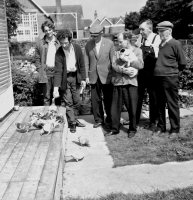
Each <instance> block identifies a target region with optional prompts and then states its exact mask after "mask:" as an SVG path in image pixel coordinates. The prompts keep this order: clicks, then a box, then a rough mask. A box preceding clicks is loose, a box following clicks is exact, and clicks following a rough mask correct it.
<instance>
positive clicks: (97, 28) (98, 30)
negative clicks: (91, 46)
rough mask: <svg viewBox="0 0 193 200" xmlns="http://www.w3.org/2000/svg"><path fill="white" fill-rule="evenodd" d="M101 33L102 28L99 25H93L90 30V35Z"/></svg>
mask: <svg viewBox="0 0 193 200" xmlns="http://www.w3.org/2000/svg"><path fill="white" fill-rule="evenodd" d="M102 31H103V27H102V26H101V25H99V24H97V25H94V26H92V27H91V28H90V34H99V33H101V32H102Z"/></svg>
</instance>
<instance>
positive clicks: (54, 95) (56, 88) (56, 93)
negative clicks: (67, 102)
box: [53, 87, 60, 98]
mask: <svg viewBox="0 0 193 200" xmlns="http://www.w3.org/2000/svg"><path fill="white" fill-rule="evenodd" d="M59 96H60V94H59V92H58V87H54V92H53V97H54V98H58V97H59Z"/></svg>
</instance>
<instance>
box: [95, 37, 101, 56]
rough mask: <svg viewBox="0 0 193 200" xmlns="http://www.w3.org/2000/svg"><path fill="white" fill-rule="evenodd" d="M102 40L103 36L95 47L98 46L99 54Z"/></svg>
mask: <svg viewBox="0 0 193 200" xmlns="http://www.w3.org/2000/svg"><path fill="white" fill-rule="evenodd" d="M101 42H102V38H101V40H100V41H99V42H97V43H95V45H96V46H95V48H96V52H97V54H99V50H100V47H101Z"/></svg>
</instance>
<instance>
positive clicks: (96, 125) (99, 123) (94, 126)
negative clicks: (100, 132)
mask: <svg viewBox="0 0 193 200" xmlns="http://www.w3.org/2000/svg"><path fill="white" fill-rule="evenodd" d="M100 126H102V122H98V123H95V124H94V125H93V128H98V127H100Z"/></svg>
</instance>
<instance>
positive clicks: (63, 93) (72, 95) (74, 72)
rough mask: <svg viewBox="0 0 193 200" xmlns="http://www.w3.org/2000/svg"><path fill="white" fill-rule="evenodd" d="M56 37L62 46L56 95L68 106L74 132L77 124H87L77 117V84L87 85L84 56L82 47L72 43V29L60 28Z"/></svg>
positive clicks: (57, 72)
mask: <svg viewBox="0 0 193 200" xmlns="http://www.w3.org/2000/svg"><path fill="white" fill-rule="evenodd" d="M56 37H57V39H58V41H59V42H60V45H61V47H60V48H59V49H58V50H57V52H56V58H55V66H56V67H55V74H54V97H55V98H56V97H59V96H60V98H61V103H62V104H64V105H65V106H66V114H67V119H68V122H69V127H70V131H71V132H73V133H74V132H76V126H79V127H84V126H85V125H84V124H82V123H80V122H79V121H78V120H77V119H76V117H75V110H79V108H80V105H81V103H80V94H79V90H78V88H77V86H78V85H81V86H82V87H85V86H86V82H85V79H86V73H85V65H84V56H83V54H82V50H81V47H80V46H79V45H77V44H74V43H72V33H71V32H70V30H68V29H64V30H60V31H58V33H57V36H56ZM59 90H60V95H59Z"/></svg>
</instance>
